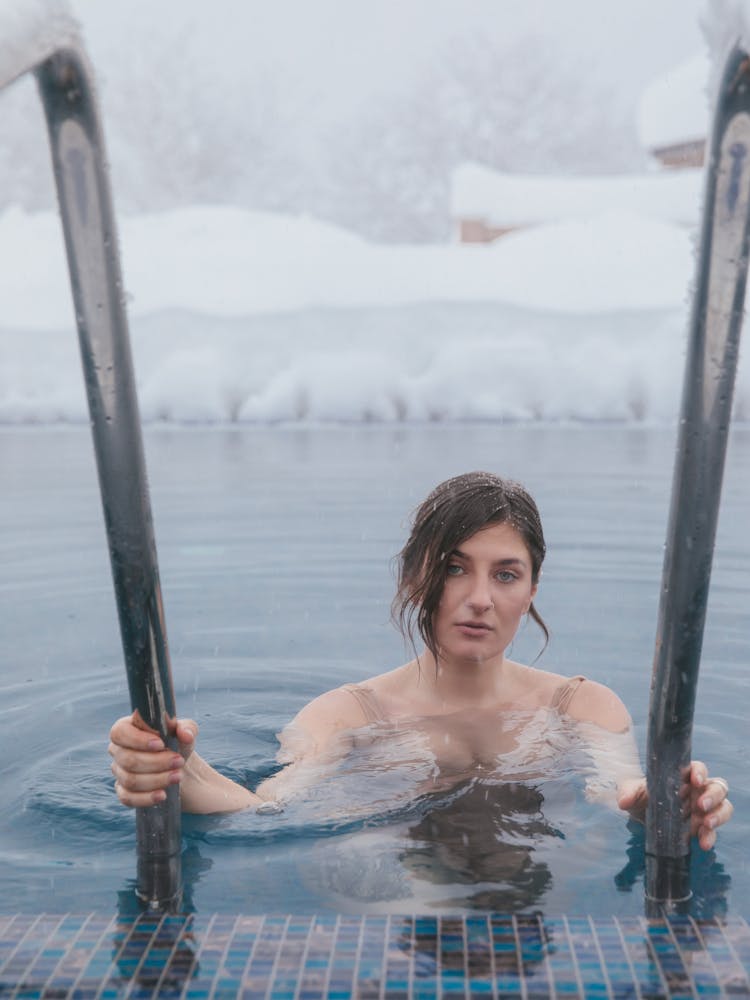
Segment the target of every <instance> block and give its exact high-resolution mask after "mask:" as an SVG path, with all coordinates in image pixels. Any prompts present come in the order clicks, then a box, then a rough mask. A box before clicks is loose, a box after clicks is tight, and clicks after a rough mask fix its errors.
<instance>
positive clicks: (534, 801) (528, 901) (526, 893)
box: [400, 781, 562, 913]
mask: <svg viewBox="0 0 750 1000" xmlns="http://www.w3.org/2000/svg"><path fill="white" fill-rule="evenodd" d="M542 802H543V797H542V794H541V793H540V792H539V791H538V790H537V789H535V788H531V787H529V786H527V785H523V784H520V783H516V782H511V783H508V784H496V783H484V782H478V781H470V782H467V784H466V785H465V786H464V787H463V788H462V789H461V790H460V791H459V792H458V794H454V795H453V796H451V797H450V799H449V800H448V801H445V800H442V801H440V802H439V803H438V804H436V805H435V806H434V808H432V809H430V810H429V811H428V812H426V813H425V815H424V816H422V818H421V819H420V820H419V822H417V823H416V824H414V825H413V826H411V827H409V829H408V837H409V838H410V839H411V840H413V841H414V844H413V846H409V845H407V846H406V848H405V849H404V850H403V851H402V852H401V854H400V861H401V863H402V864H403V866H404V868H405V869H406V870H407V871H408V872H409V873H410V874H411V875H412V876H414V877H415V878H418V879H421V880H423V881H425V882H431V883H433V884H435V885H445V886H450V885H454V884H456V883H458V884H460V885H464V886H466V885H471V886H477V888H476V890H475V891H473V892H470V893H468V894H467V893H466V892H462V893H461V895H460V896H459V897H457V898H453V897H450V896H449V897H447V898H442V899H440V900H437V901H435V902H433V903H432V905H433V906H443V907H453V906H456V905H458V906H469V907H472V908H479V909H483V910H495V911H496V912H504V913H511V912H518V911H519V910H522V909H526V908H528V907H529V906H532V905H534V904H536V903H537V902H538V901H539V900H541V898H542V896H543V895H544V893H545V891H546V890H547V888H548V887H549V886H550V884H551V881H552V874H551V872H550V870H549V867H548V866H547V865H546V863H544V862H543V861H539V860H537V859H535V857H534V845H535V843H537V842H538V841H539V840H540V839H541V838H544V837H562V834H561V833H560V832H559V831H558V830H556V829H554V828H553V827H552V826H551V825H550V824H549V823H548V822H547V820H546V819H545V817H544V814H543V813H542Z"/></svg>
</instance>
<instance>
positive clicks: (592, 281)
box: [0, 207, 750, 423]
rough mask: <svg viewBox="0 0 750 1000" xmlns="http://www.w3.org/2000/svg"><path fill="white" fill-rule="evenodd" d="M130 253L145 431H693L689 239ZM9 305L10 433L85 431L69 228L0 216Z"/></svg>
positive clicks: (224, 215)
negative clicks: (187, 427)
mask: <svg viewBox="0 0 750 1000" xmlns="http://www.w3.org/2000/svg"><path fill="white" fill-rule="evenodd" d="M121 233H122V246H123V259H124V274H125V284H126V288H127V298H128V308H129V315H130V320H131V332H132V337H133V345H134V354H135V361H136V369H137V372H138V389H139V396H140V399H141V408H142V414H143V417H144V419H146V420H147V421H153V420H170V421H200V422H216V421H234V420H239V421H276V420H313V421H317V420H351V421H369V420H378V421H399V420H476V419H493V420H494V419H522V420H525V419H545V420H559V419H583V420H610V419H613V420H642V419H645V420H650V419H654V420H664V419H667V420H669V419H672V418H673V417H674V415H675V413H676V412H677V407H678V398H679V387H680V385H681V381H682V356H683V344H684V339H685V329H686V312H687V310H686V300H687V288H688V284H689V281H690V279H691V277H692V272H693V254H692V249H691V242H690V237H689V235H688V234H687V233H686V231H685V230H684V229H683V228H681V227H677V226H671V225H668V224H666V223H662V222H658V221H654V220H649V219H644V218H641V217H638V216H636V215H633V214H629V213H627V212H619V213H616V212H613V213H610V214H607V215H600V216H597V217H594V218H590V219H580V220H577V221H575V222H565V223H559V224H556V225H550V226H538V227H536V228H535V229H530V230H528V231H525V232H519V233H516V234H513V235H511V236H508V237H506V238H505V239H503V240H500V241H498V242H496V243H494V244H490V245H482V246H457V245H451V246H434V245H432V246H386V245H374V244H370V243H367V242H366V241H364V240H362V239H360V238H359V237H356V236H353V235H352V234H350V233H348V232H345V231H343V230H341V229H338V228H336V227H334V226H330V225H326V224H323V223H320V222H316V221H314V220H312V219H308V218H291V217H284V216H275V215H270V214H264V213H253V212H247V211H243V210H239V209H233V208H215V207H214V208H209V207H202V208H195V207H194V208H187V209H182V210H180V211H175V212H171V213H167V214H162V215H158V216H157V215H152V216H142V217H135V218H125V219H123V220H122V223H121ZM0 303H2V306H1V307H0V422H6V423H7V422H39V421H41V422H55V421H84V420H86V407H85V397H84V392H83V386H82V377H81V372H80V364H79V360H78V354H77V348H76V336H75V330H74V318H73V308H72V303H71V296H70V290H69V287H68V276H67V269H66V265H65V260H64V253H63V242H62V236H61V230H60V224H59V220H58V219H57V217H56V216H55V215H53V214H51V213H49V214H39V215H26V214H25V213H23V212H22V211H20V210H19V209H17V208H14V209H12V210H9V211H6V212H5V213H4V214H3V215H2V216H0ZM746 397H747V399H746ZM738 399H739V406H740V410H742V407H745V408H747V409H750V395H748V393H747V392H746V390H745V389H743V388H741V390H740V391H739V392H738Z"/></svg>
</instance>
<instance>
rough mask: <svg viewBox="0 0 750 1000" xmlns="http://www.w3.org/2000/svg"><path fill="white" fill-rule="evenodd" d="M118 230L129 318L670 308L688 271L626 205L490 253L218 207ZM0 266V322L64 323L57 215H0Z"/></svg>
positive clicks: (674, 242) (674, 243)
mask: <svg viewBox="0 0 750 1000" xmlns="http://www.w3.org/2000/svg"><path fill="white" fill-rule="evenodd" d="M695 221H696V223H697V222H698V212H697V209H696V219H695ZM120 231H121V245H122V254H123V267H124V277H125V285H126V288H127V292H128V301H129V309H130V313H131V315H133V316H149V315H152V314H154V313H155V312H158V311H160V310H169V309H179V310H184V311H187V312H194V313H199V314H202V315H205V316H218V317H241V316H249V315H255V314H258V313H269V312H271V313H273V312H280V311H283V312H288V311H293V310H302V309H310V308H316V307H332V308H353V307H363V306H366V307H372V306H378V307H384V306H401V305H406V304H409V303H424V302H502V303H505V304H508V305H513V306H518V307H522V308H529V309H536V310H539V309H541V310H549V311H560V312H571V311H572V312H610V311H617V310H633V309H635V310H639V309H652V308H675V307H680V306H681V305H682V304H683V303H684V300H685V288H686V284H687V281H688V279H689V277H690V271H691V267H692V264H691V260H692V251H691V238H690V235H689V234H688V232H687V231H686V230H685V229H683V228H681V227H678V226H673V225H668V224H666V223H662V222H659V221H658V220H652V219H648V218H645V217H641V216H637V215H634V214H632V213H629V212H627V211H620V212H610V213H605V214H602V215H595V216H592V217H590V218H581V219H576V220H574V221H569V222H561V223H555V224H552V225H548V226H537V227H535V228H534V229H530V230H528V231H525V232H518V233H515V234H512V235H510V236H507V237H505V239H502V240H498V241H497V242H495V243H493V244H490V245H488V246H467V245H464V246H462V245H434V244H430V245H414V246H409V245H392V244H374V243H368V242H367V241H365V240H364V239H362V238H360V237H358V236H354V235H352V234H351V233H349V232H347V231H345V230H343V229H339V228H338V227H335V226H332V225H330V224H327V223H322V222H319V221H316V220H313V219H310V218H304V217H302V218H297V217H292V216H283V215H274V214H271V213H264V212H251V211H247V210H244V209H237V208H230V207H225V206H221V207H219V206H193V207H190V208H184V209H178V210H175V211H172V212H166V213H160V214H155V215H144V216H134V217H124V218H122V219H121V223H120ZM0 260H2V261H3V262H4V265H3V267H2V269H1V270H0V302H2V303H3V305H2V318H1V319H0V323H1V324H2V326H5V327H16V328H27V329H58V328H60V327H64V326H67V325H69V323H70V322H71V321H72V306H71V301H70V291H69V288H68V283H67V272H66V267H65V261H64V254H63V244H62V237H61V230H60V225H59V221H58V219H57V217H56V216H55V215H53V214H52V213H38V214H31V215H30V214H27V213H25V212H23V211H22V210H21V209H19V208H17V207H14V208H11V209H8V210H7V211H5V212H4V213H2V214H0Z"/></svg>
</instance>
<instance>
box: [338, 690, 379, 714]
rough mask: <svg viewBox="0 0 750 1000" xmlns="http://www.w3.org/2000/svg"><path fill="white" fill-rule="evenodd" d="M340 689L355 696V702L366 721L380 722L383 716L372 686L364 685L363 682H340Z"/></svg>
mask: <svg viewBox="0 0 750 1000" xmlns="http://www.w3.org/2000/svg"><path fill="white" fill-rule="evenodd" d="M342 690H343V691H348V692H349V694H351V695H353V696H354V698H356V700H357V704H358V705H359V707H360V708H361V709H362V712H363V714H364V717H365V719H366V720H367V721H368V722H381V721H382V720H383V719H384V718H385V716H384V714H383V709H382V708H381V707H380V702H379V701H378V699H377V696H376V694H375V692H374V691H373V690H372V688H369V687H366V686H365V685H364V684H342Z"/></svg>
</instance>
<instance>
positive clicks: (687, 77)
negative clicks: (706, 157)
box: [637, 52, 711, 149]
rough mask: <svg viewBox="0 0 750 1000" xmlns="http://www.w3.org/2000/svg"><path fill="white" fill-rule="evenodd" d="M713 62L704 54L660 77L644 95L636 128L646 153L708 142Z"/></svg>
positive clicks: (647, 88) (650, 85)
mask: <svg viewBox="0 0 750 1000" xmlns="http://www.w3.org/2000/svg"><path fill="white" fill-rule="evenodd" d="M710 77H711V60H710V59H709V56H708V54H707V53H705V52H701V53H699V54H698V55H696V56H693V58H692V59H689V60H688V61H687V62H684V63H681V64H680V65H679V66H675V67H674V68H673V69H671V70H669V72H668V73H665V74H664V75H663V76H660V77H657V79H655V80H654V81H653V82H652V83H650V84H649V85H648V87H646V89H645V90H644V91H643V94H642V95H641V100H640V103H639V105H638V111H637V128H638V136H639V138H640V140H641V144H642V145H643V146H644V147H645V148H646V149H659V148H661V147H663V146H673V145H676V144H678V143H682V142H691V141H694V140H696V139H705V138H706V136H707V134H708V130H709V119H710V110H709V97H708V91H709V80H710Z"/></svg>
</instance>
